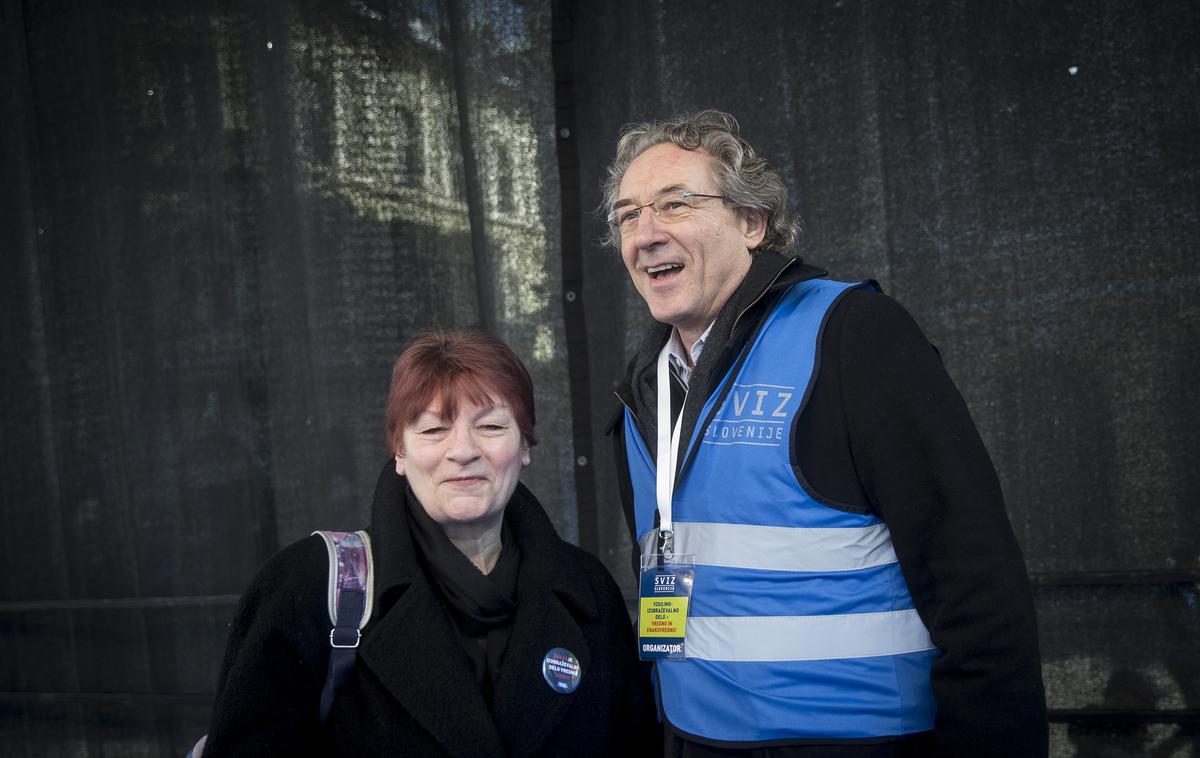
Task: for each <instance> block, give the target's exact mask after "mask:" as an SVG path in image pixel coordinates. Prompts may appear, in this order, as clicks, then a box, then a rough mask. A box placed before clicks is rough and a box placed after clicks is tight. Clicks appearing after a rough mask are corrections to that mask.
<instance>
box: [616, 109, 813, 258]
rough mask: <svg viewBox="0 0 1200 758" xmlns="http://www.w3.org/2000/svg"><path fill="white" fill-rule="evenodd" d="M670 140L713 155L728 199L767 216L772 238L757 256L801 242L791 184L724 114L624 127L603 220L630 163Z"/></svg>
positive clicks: (716, 175) (704, 113) (707, 113)
mask: <svg viewBox="0 0 1200 758" xmlns="http://www.w3.org/2000/svg"><path fill="white" fill-rule="evenodd" d="M668 142H669V143H671V144H673V145H676V146H677V147H680V148H682V149H684V150H703V151H704V152H706V153H708V154H709V155H711V156H712V158H713V179H714V181H716V183H717V187H718V188H719V189H718V191H719V192H720V193H721V194H722V195H724V196H725V198H726V201H727V202H728V203H730V204H731V205H733V206H735V207H737V208H742V209H746V210H759V211H763V212H764V213H765V214H766V216H767V231H766V235H765V236H764V237H763V241H762V242H761V243H760V244H759V246H758V248H757V249H756V250H755V252H761V251H764V250H774V251H778V252H784V251H786V250H788V249H789V248H791V246H792V245H793V244H795V242H796V238H797V236H799V234H800V223H799V221H798V220H796V218H795V217H794V216H793V215H792V212H791V210H790V209H789V208H788V199H787V186H786V185H785V184H784V183H783V179H782V178H781V177H780V176H779V173H778V172H776V171H775V169H774V168H772V167H771V164H770V163H768V162H767V161H766V159H764V158H761V157H759V155H758V154H757V153H755V152H754V148H752V147H750V144H749V143H748V142H746V140H744V139H742V136H741V134H740V133H739V129H738V122H737V119H735V118H734V117H733V116H732V115H730V114H728V113H725V112H724V111H718V110H704V111H700V112H699V113H691V114H686V115H682V116H676V117H675V118H672V119H669V120H667V121H647V122H643V123H640V124H630V125H628V126H626V127H625V128H623V129H622V130H621V139H620V141H619V142H618V143H617V157H616V158H615V159H614V160H613V162H612V165H610V166H609V167H608V176H607V178H605V180H604V185H603V190H604V200H603V201H602V202H601V204H600V208H598V209H597V210H598V212H599V213H600V214H601V215H602V216H604V217H607V216H608V214H609V213H610V212H611V211H612V209H613V204H614V203H615V202H616V200H617V193H618V192H619V191H620V187H621V179H623V178H624V176H625V171H626V170H628V168H629V164H631V163H633V161H634V159H636V158H637V157H638V156H639V155H641V154H642V153H644V152H645V151H646V150H648V149H650V148H651V147H654V146H655V145H661V144H664V143H668ZM603 243H604V244H605V245H612V246H613V247H620V245H621V241H620V236H619V233H618V231H617V230H616V229H615V228H612V227H611V225H610V227H609V230H608V234H607V235H605V237H604V239H603Z"/></svg>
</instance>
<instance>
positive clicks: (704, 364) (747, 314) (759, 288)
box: [617, 252, 826, 450]
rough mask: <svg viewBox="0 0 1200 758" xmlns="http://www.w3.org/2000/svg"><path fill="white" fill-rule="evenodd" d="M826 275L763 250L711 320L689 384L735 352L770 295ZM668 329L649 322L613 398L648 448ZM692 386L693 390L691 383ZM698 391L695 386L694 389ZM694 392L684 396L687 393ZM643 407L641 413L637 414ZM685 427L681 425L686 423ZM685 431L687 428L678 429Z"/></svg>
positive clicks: (784, 256)
mask: <svg viewBox="0 0 1200 758" xmlns="http://www.w3.org/2000/svg"><path fill="white" fill-rule="evenodd" d="M825 275H826V272H825V271H824V270H823V269H820V268H817V267H816V266H810V265H808V264H806V263H804V262H803V261H801V260H800V259H799V258H797V257H793V256H790V255H783V254H782V253H776V252H762V253H758V254H757V255H755V256H754V258H753V260H751V261H750V269H749V270H748V271H747V272H746V276H745V278H743V279H742V283H741V284H740V285H738V288H737V289H736V290H734V292H733V294H732V295H730V297H729V300H727V301H726V302H725V304H724V305H723V306H721V309H720V310H719V311H718V312H717V318H716V321H715V322H714V324H713V328H712V332H711V334H710V335H709V339H708V342H707V343H706V344H705V347H704V352H703V353H701V355H700V359H699V361H697V365H696V371H695V372H694V380H695V379H699V380H700V381H701V382H703V381H704V379H705V378H706V377H707V376H708V375H709V374H710V373H713V369H714V368H715V367H718V366H721V365H724V364H726V363H728V358H729V356H728V355H726V351H727V349H729V348H733V349H734V352H735V353H736V352H737V351H739V350H740V345H737V344H735V343H731V339H732V337H733V335H734V332H735V331H738V330H740V329H741V328H742V327H743V326H744V325H745V324H746V323H754V322H755V321H757V319H758V317H759V315H760V314H759V312H760V310H761V309H762V308H763V307H764V306H765V305H766V304H767V301H769V300H771V298H770V297H768V296H769V295H770V294H772V293H776V292H782V291H784V290H787V289H788V288H790V287H791V286H792V285H794V284H796V283H798V282H802V281H807V280H809V279H816V278H819V277H822V276H825ZM671 328H672V327H671V325H670V324H663V323H660V322H654V324H653V325H652V326H651V328H650V330H649V331H648V332H647V333H646V336H645V338H644V339H643V340H642V343H641V346H640V347H639V348H638V352H637V354H636V355H635V356H634V357H633V360H631V361H630V362H629V366H628V369H627V371H626V375H625V379H624V380H623V381H622V382H621V385H620V387H619V388H618V389H617V396H618V397H619V398H620V399H621V402H623V403H624V404H625V405H626V406H628V407H629V409H630V410H631V411H633V413H634V415H635V416H636V418H637V422H638V428H639V430H641V432H642V434H643V436H644V437H645V439H646V441H647V445H651V447H650V449H651V450H653V449H654V448H653V446H652V441H653V440H654V438H655V429H656V428H657V424H656V420H655V419H654V418H653V415H654V414H653V407H654V403H653V400H654V397H655V372H654V370H653V369H654V365H655V361H656V360H657V359H658V354H659V352H660V351H661V350H662V347H663V345H665V344H666V343H667V340H668V339H669V338H670V336H671ZM693 386H696V385H695V384H693ZM697 389H699V387H697ZM691 394H695V393H691V392H689V395H691ZM705 396H707V392H702V393H699V394H698V395H697V399H698V400H699V401H701V402H702V401H703V398H704V397H705ZM642 409H644V410H645V412H642ZM685 426H686V425H685ZM683 431H684V432H685V433H686V432H687V431H688V429H687V428H685V429H684V430H683Z"/></svg>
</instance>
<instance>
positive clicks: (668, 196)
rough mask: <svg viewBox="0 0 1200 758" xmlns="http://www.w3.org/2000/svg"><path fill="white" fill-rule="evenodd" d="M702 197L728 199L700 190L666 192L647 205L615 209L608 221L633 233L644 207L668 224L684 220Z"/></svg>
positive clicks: (624, 232)
mask: <svg viewBox="0 0 1200 758" xmlns="http://www.w3.org/2000/svg"><path fill="white" fill-rule="evenodd" d="M702 198H712V199H714V200H727V199H728V198H726V197H725V196H724V195H702V194H700V193H699V192H688V191H687V190H678V191H675V192H664V193H663V194H661V195H659V196H658V197H657V198H655V199H654V200H652V201H650V202H648V203H646V204H645V205H639V206H636V207H633V208H618V209H616V210H614V211H613V212H612V213H610V214H608V223H609V225H610V226H614V227H617V228H619V229H620V230H621V233H622V234H632V233H633V232H634V231H635V230H636V229H637V223H638V218H639V217H640V216H641V215H642V209H643V208H649V209H650V210H652V211H654V215H655V216H656V217H657V218H658V220H659V221H665V222H667V223H668V224H670V223H674V222H676V221H682V220H684V219H685V218H687V217H688V216H690V215H691V213H692V211H693V210H695V208H696V201H697V200H698V199H702Z"/></svg>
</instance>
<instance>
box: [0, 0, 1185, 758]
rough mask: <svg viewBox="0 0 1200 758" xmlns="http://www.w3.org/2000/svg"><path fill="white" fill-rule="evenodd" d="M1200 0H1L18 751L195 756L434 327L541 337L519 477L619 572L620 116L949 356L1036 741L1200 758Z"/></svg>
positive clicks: (361, 502)
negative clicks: (1029, 586) (1008, 597)
mask: <svg viewBox="0 0 1200 758" xmlns="http://www.w3.org/2000/svg"><path fill="white" fill-rule="evenodd" d="M1197 11H1198V9H1197V7H1196V5H1195V4H1194V3H1190V2H1182V1H1180V2H1159V3H1135V2H1116V1H1115V0H1110V1H1106V2H1101V1H1098V2H1093V3H1075V4H1062V3H1035V2H1002V3H987V4H981V3H955V2H918V3H871V2H865V1H863V2H849V1H843V2H833V1H832V0H831V1H830V2H821V3H793V2H783V1H779V2H747V3H740V4H730V3H721V2H711V1H708V0H700V1H696V0H693V1H692V2H677V1H675V0H670V1H665V2H636V1H634V0H624V1H617V2H605V3H571V2H559V3H546V2H535V1H533V0H530V1H529V2H519V1H518V0H448V1H446V2H436V1H435V0H412V1H411V2H401V1H399V0H361V1H358V2H353V3H345V4H333V3H322V2H318V1H317V0H308V1H306V2H293V3H276V2H262V3H256V4H245V3H234V2H226V1H219V2H218V1H213V2H206V3H201V2H183V1H182V0H177V1H174V2H162V1H157V2H150V1H149V0H144V1H143V2H129V3H120V4H116V3H107V4H106V3H92V2H82V1H80V0H75V1H74V2H71V1H70V0H45V1H42V2H34V1H33V0H24V2H21V1H20V0H0V75H2V76H0V177H2V179H3V181H2V182H0V209H2V210H0V245H2V247H0V297H2V298H3V308H2V309H0V319H2V321H0V354H2V355H3V356H4V361H3V362H2V363H0V382H2V385H0V386H2V388H3V395H2V400H0V414H2V417H0V418H2V425H0V456H2V458H0V466H2V469H0V517H2V518H3V522H2V527H3V530H2V534H3V542H2V543H0V545H2V547H3V558H0V566H2V568H0V593H2V594H0V754H3V755H18V756H21V755H28V756H41V755H70V756H100V755H105V756H125V755H131V756H132V755H137V756H143V755H164V756H166V755H181V754H182V753H183V752H184V751H185V750H186V749H187V747H188V746H189V745H190V743H191V741H192V740H193V739H194V738H195V737H196V736H197V735H198V734H199V733H200V732H202V731H203V730H204V728H205V722H206V720H207V712H208V708H209V705H210V700H211V693H212V690H213V686H214V683H215V682H214V678H215V675H216V667H217V665H218V663H219V660H220V655H221V650H222V647H223V644H224V635H225V629H226V624H227V623H228V620H229V618H230V616H231V614H232V610H233V605H234V603H235V602H236V600H237V596H238V593H239V592H240V591H241V589H242V588H243V587H244V586H245V584H246V582H247V581H248V580H249V577H250V576H251V575H252V573H253V572H254V570H255V569H256V567H257V566H258V565H260V564H261V563H262V561H263V560H265V559H266V557H267V556H269V555H270V554H271V553H272V552H273V551H274V550H276V549H278V548H279V547H280V546H282V545H284V544H287V543H288V542H290V541H292V540H295V539H297V538H299V537H301V536H303V535H305V534H307V533H308V532H309V531H311V530H313V529H316V528H350V527H355V526H358V525H361V523H362V521H363V519H364V518H365V515H366V512H367V504H368V499H369V497H370V489H371V486H372V484H373V478H374V474H375V472H377V470H378V467H379V465H380V463H381V462H382V460H383V458H384V456H385V455H386V451H385V448H384V444H383V432H382V408H383V398H384V393H385V391H386V385H387V380H388V372H389V368H390V364H391V361H392V360H393V359H394V358H395V356H396V355H397V354H398V352H399V350H400V349H401V347H402V345H403V342H404V340H405V339H406V338H407V337H408V336H410V335H411V334H413V333H414V332H415V331H417V330H418V329H420V328H423V327H427V326H447V327H453V326H471V325H476V326H483V327H485V328H488V329H491V330H493V331H495V332H496V333H497V334H499V335H500V336H502V337H503V338H505V339H506V340H508V341H509V342H510V343H511V344H512V345H513V346H514V348H515V349H517V351H518V353H519V354H520V355H521V356H522V357H523V359H524V360H525V361H526V363H527V364H528V365H529V367H530V370H531V372H532V373H533V375H534V378H535V382H536V385H537V392H538V395H537V401H538V422H539V423H538V428H539V433H540V436H541V438H542V444H541V445H539V446H538V447H537V448H536V449H535V450H534V464H533V466H532V467H531V468H530V469H529V470H528V472H527V475H526V476H525V480H526V482H527V483H528V484H529V485H530V486H531V487H532V488H533V489H534V491H535V492H537V493H538V495H539V496H540V497H541V499H542V501H543V503H544V504H545V505H546V506H547V509H548V510H549V511H550V513H551V515H552V517H553V518H554V520H555V522H556V524H557V525H558V527H559V529H560V531H561V532H562V533H563V534H564V536H566V537H568V538H569V539H572V540H577V541H579V542H581V544H584V546H585V547H588V548H589V549H592V550H595V551H596V552H598V553H599V554H600V555H601V557H602V558H603V559H604V560H605V561H606V562H607V563H608V565H609V566H610V568H611V569H612V570H613V572H614V574H615V575H616V576H617V578H618V581H620V582H622V583H623V586H625V587H626V588H627V589H628V588H630V587H631V586H632V581H631V577H629V576H628V575H627V570H626V566H627V565H628V564H627V550H628V541H627V538H626V536H625V534H624V525H623V521H622V519H621V516H620V514H619V512H618V508H617V497H616V491H615V486H614V479H613V466H614V462H613V461H612V460H611V456H610V455H609V453H608V450H609V446H608V442H607V440H605V439H604V438H603V435H602V430H603V428H604V427H605V426H606V424H607V421H608V419H609V417H610V416H611V414H612V412H613V410H614V408H615V405H614V403H615V400H614V398H613V396H612V393H611V390H612V384H613V381H614V380H615V378H616V377H617V375H618V374H619V373H620V371H621V369H622V367H623V365H624V362H625V359H626V356H628V355H629V354H630V352H631V350H632V348H633V347H634V346H635V345H636V344H637V342H638V340H639V339H640V335H641V332H642V330H643V328H644V327H645V325H646V324H647V319H648V315H647V313H646V311H645V308H644V306H643V304H642V303H641V301H640V299H639V298H638V297H637V295H636V293H635V292H634V291H633V289H632V288H631V287H630V286H629V285H628V283H627V278H626V274H625V272H624V270H623V268H622V267H621V265H620V261H619V258H618V256H617V255H616V253H615V252H614V251H611V250H607V249H603V248H601V247H600V246H599V244H598V243H597V240H598V238H599V237H600V235H601V233H602V231H603V230H602V227H601V223H602V222H601V221H600V219H599V218H598V217H597V216H595V215H593V214H591V213H590V211H591V209H593V208H595V207H596V204H597V203H598V202H599V190H598V186H599V182H600V180H601V178H602V176H603V171H604V167H605V165H606V163H607V161H608V160H609V159H610V157H611V151H612V148H613V145H614V144H615V141H616V137H617V134H618V132H619V128H620V126H621V125H622V124H624V123H627V122H629V121H633V120H638V119H643V118H653V117H661V116H666V115H670V114H673V113H675V112H678V111H681V110H692V109H697V108H701V107H720V108H724V109H727V110H729V111H731V112H733V113H734V114H735V115H737V116H738V118H739V119H740V120H741V122H742V125H743V129H744V133H745V134H746V136H747V138H748V139H749V140H750V141H751V142H752V143H753V144H754V145H755V146H756V147H757V148H758V149H759V150H760V151H761V152H762V153H763V154H764V155H766V156H767V157H768V158H770V159H771V160H772V161H773V162H774V163H775V164H776V165H777V166H778V167H779V168H780V169H781V171H782V173H783V175H784V176H785V178H786V179H787V181H788V182H789V188H790V189H791V190H792V192H793V202H794V205H795V206H796V207H797V209H798V210H799V212H800V214H801V216H802V218H803V221H804V227H805V232H804V236H803V240H802V243H801V247H800V249H799V251H798V252H799V253H800V254H801V255H803V256H804V257H805V258H806V259H808V260H810V261H812V262H814V263H818V264H820V265H822V266H824V267H826V268H828V269H829V270H830V271H831V272H832V274H833V275H834V276H835V277H837V278H843V279H854V278H862V277H873V278H876V279H878V280H879V281H880V282H881V283H882V284H883V286H884V288H885V289H886V290H887V291H888V292H890V293H891V294H892V295H894V296H895V297H897V298H898V299H899V300H900V301H901V302H903V303H904V304H905V305H906V306H907V307H908V308H909V309H910V310H911V311H912V312H913V313H914V315H915V316H916V318H917V319H918V321H919V322H920V323H921V324H922V326H923V327H924V328H925V330H926V331H927V333H928V334H929V335H930V338H931V339H932V340H933V341H934V342H935V343H936V344H937V345H938V346H939V348H940V349H941V352H942V355H943V357H944V359H945V362H946V365H947V367H948V369H949V370H950V372H951V374H952V375H953V376H954V378H955V379H956V381H957V382H958V383H959V386H960V388H961V389H962V391H963V394H964V395H965V396H966V398H967V401H968V403H969V404H970V406H971V408H972V411H973V413H974V414H975V418H976V421H977V422H978V424H979V427H980V430H981V432H982V434H983V437H984V439H985V441H986V442H987V443H988V445H989V448H990V450H991V451H992V454H993V457H994V460H995V463H996V466H997V469H998V470H999V473H1000V476H1001V479H1002V482H1003V484H1004V487H1005V493H1006V496H1007V503H1008V508H1009V514H1010V517H1011V518H1012V521H1013V525H1014V528H1015V529H1016V532H1017V536H1018V539H1019V540H1020V542H1021V544H1022V546H1023V547H1024V550H1025V554H1026V559H1027V563H1028V566H1029V569H1030V571H1031V573H1032V575H1033V577H1034V580H1035V583H1036V586H1037V601H1038V609H1039V614H1040V620H1041V627H1042V635H1043V649H1044V658H1045V668H1044V673H1045V679H1046V683H1047V688H1048V695H1049V698H1050V705H1051V707H1052V709H1054V718H1055V719H1056V720H1057V721H1056V723H1055V726H1054V731H1053V747H1054V752H1055V754H1056V755H1062V756H1069V755H1080V756H1092V755H1142V754H1145V755H1150V754H1153V755H1172V756H1194V755H1198V754H1200V748H1197V747H1196V741H1197V736H1196V735H1197V722H1198V721H1200V602H1198V596H1197V591H1198V581H1200V517H1198V516H1197V506H1198V505H1200V497H1198V495H1197V488H1198V486H1200V464H1197V455H1198V453H1200V444H1197V443H1198V440H1197V436H1198V433H1197V426H1196V419H1197V417H1198V416H1200V397H1198V395H1197V389H1196V385H1197V382H1196V380H1195V375H1196V374H1197V369H1200V305H1198V304H1197V303H1198V300H1197V295H1198V294H1200V262H1198V260H1197V258H1198V252H1200V251H1198V249H1197V243H1196V242H1195V238H1196V236H1197V234H1198V233H1200V200H1198V198H1200V138H1198V137H1197V124H1198V123H1200V105H1197V101H1196V97H1195V94H1196V92H1197V91H1200V87H1198V86H1197V85H1198V84H1200V20H1198V19H1200V13H1198V12H1197Z"/></svg>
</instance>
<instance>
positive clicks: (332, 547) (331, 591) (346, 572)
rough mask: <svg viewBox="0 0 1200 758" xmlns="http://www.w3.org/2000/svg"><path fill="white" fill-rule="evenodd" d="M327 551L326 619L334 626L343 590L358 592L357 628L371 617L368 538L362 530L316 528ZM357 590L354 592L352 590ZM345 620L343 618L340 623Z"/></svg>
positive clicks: (372, 581) (372, 584)
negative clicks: (359, 601)
mask: <svg viewBox="0 0 1200 758" xmlns="http://www.w3.org/2000/svg"><path fill="white" fill-rule="evenodd" d="M313 534H318V535H320V536H321V539H323V540H324V541H325V548H326V549H327V550H328V551H329V585H328V593H327V602H328V607H329V622H330V623H331V624H332V625H333V626H334V627H335V628H336V627H338V617H339V611H340V610H341V608H342V607H343V598H342V594H343V592H342V591H343V590H355V591H357V592H361V593H362V600H363V605H362V617H361V618H360V619H359V620H358V623H357V625H356V626H357V628H358V629H362V628H363V627H364V626H366V625H367V621H368V620H369V619H370V618H371V602H372V599H373V596H374V594H375V566H374V558H373V556H372V555H371V538H370V537H368V536H367V533H366V532H364V531H358V532H331V531H325V530H322V531H316V532H313ZM354 594H357V593H354ZM345 623H346V621H345V620H343V626H344V625H345Z"/></svg>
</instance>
